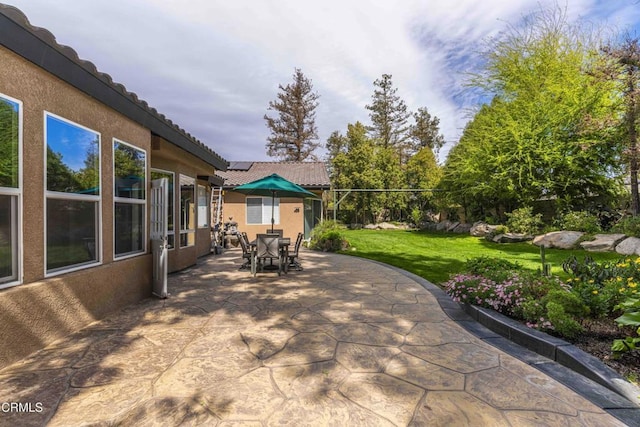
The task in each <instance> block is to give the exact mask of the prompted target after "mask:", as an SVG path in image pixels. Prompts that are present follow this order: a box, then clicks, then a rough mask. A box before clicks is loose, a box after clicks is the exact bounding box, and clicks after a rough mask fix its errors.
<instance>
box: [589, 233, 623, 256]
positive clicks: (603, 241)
mask: <svg viewBox="0 0 640 427" xmlns="http://www.w3.org/2000/svg"><path fill="white" fill-rule="evenodd" d="M625 237H626V236H625V235H624V234H596V235H595V236H594V238H595V239H594V240H590V241H587V242H582V243H580V246H581V247H582V249H584V250H586V251H589V252H608V251H613V250H614V249H615V248H616V245H617V244H618V243H620V242H621V241H622V240H623V239H624V238H625Z"/></svg>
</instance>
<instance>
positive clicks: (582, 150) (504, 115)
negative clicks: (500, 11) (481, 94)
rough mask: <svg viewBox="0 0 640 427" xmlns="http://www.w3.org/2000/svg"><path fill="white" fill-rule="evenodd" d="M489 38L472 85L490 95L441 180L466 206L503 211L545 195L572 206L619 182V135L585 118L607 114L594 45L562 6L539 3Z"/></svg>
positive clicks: (609, 103) (608, 88)
mask: <svg viewBox="0 0 640 427" xmlns="http://www.w3.org/2000/svg"><path fill="white" fill-rule="evenodd" d="M524 24H525V25H524V26H521V27H511V28H510V30H509V31H508V32H507V33H505V34H504V35H503V36H502V37H501V38H498V39H497V40H494V41H493V43H492V44H491V45H490V46H489V49H488V50H487V52H488V53H487V54H486V59H487V62H486V68H485V70H484V73H482V74H481V75H478V76H476V77H475V79H474V80H473V84H474V85H475V86H477V87H480V88H482V89H484V90H485V91H486V94H487V95H488V96H492V97H493V101H492V102H491V103H490V104H487V105H485V106H484V107H482V108H481V109H479V111H478V113H477V114H476V115H475V116H474V118H473V119H472V120H471V122H470V123H469V124H468V126H467V127H466V129H465V130H464V133H463V135H462V137H461V139H460V142H459V144H458V146H457V147H455V148H454V149H453V150H452V151H451V154H450V156H449V158H448V160H447V163H446V167H445V174H444V177H443V180H442V185H443V187H444V188H446V189H447V190H449V192H450V194H451V196H452V197H454V199H455V200H456V201H457V202H458V203H461V204H463V205H467V206H468V205H474V206H475V207H478V206H479V208H480V210H482V209H483V208H487V209H488V208H490V207H495V206H500V207H502V208H503V209H505V210H507V211H508V210H510V209H512V208H515V207H518V206H523V205H529V204H531V203H532V202H533V201H535V200H539V199H542V198H546V199H551V200H556V202H557V203H558V205H559V206H558V207H559V208H561V209H562V208H573V207H577V206H578V205H580V204H584V203H585V202H586V199H587V198H589V197H591V196H594V195H599V196H604V195H607V194H611V193H612V192H614V191H615V190H616V189H618V188H619V187H618V186H617V183H619V180H618V179H617V178H618V172H619V171H618V166H619V156H620V151H619V149H618V146H617V144H616V141H615V140H613V139H611V138H610V135H609V134H608V133H607V132H604V131H602V129H598V128H594V127H593V126H590V123H591V122H594V121H598V122H607V120H606V117H614V116H615V114H616V111H615V102H614V96H613V94H614V93H615V91H614V88H613V85H612V84H611V82H607V81H604V80H602V79H598V78H597V77H595V76H594V74H593V73H591V72H589V71H590V70H592V69H594V68H595V67H596V66H597V65H598V64H599V61H600V60H601V57H600V56H599V55H598V54H597V52H598V45H597V44H596V43H595V42H594V40H593V39H592V38H591V37H590V36H589V35H588V34H586V33H584V32H582V31H581V30H580V28H576V27H573V26H570V25H569V24H568V23H567V20H566V17H565V15H564V13H563V12H562V11H559V10H552V11H547V10H543V11H541V12H539V13H537V14H534V15H532V16H530V17H528V18H527V21H526V22H525V23H524Z"/></svg>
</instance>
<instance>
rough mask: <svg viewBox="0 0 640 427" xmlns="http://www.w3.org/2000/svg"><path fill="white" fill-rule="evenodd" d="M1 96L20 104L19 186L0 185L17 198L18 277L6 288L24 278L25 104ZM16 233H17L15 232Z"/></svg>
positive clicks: (1, 191)
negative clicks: (23, 133)
mask: <svg viewBox="0 0 640 427" xmlns="http://www.w3.org/2000/svg"><path fill="white" fill-rule="evenodd" d="M0 97H2V98H4V99H6V100H9V101H11V102H15V103H16V104H18V188H7V187H0V194H2V195H6V196H15V197H16V199H17V207H16V208H17V211H16V212H15V214H16V220H15V222H16V224H15V226H16V229H13V228H12V229H11V234H12V236H13V237H15V238H16V258H17V259H16V261H15V264H14V268H15V269H16V272H15V273H16V278H15V279H14V280H11V281H8V282H4V283H0V289H5V288H10V287H12V286H16V285H20V284H22V281H23V278H24V270H23V268H24V264H23V261H22V260H23V254H24V242H23V240H22V239H23V236H22V221H23V220H22V218H23V215H22V212H23V205H22V189H23V188H24V183H23V176H24V173H23V169H24V167H23V165H24V162H23V159H24V157H23V151H22V150H23V139H22V128H23V123H24V122H23V120H22V114H23V113H22V111H23V106H22V101H20V100H19V99H15V98H12V97H10V96H8V95H5V94H3V93H1V92H0ZM14 233H15V234H14Z"/></svg>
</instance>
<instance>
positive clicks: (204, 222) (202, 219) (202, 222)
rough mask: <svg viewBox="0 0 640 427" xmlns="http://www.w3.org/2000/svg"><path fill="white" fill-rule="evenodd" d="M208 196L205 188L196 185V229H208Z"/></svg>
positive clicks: (209, 208) (209, 207)
mask: <svg viewBox="0 0 640 427" xmlns="http://www.w3.org/2000/svg"><path fill="white" fill-rule="evenodd" d="M209 194H210V193H209V191H207V187H205V186H204V185H198V228H207V227H209V216H210V215H211V205H210V201H209V198H210V196H209Z"/></svg>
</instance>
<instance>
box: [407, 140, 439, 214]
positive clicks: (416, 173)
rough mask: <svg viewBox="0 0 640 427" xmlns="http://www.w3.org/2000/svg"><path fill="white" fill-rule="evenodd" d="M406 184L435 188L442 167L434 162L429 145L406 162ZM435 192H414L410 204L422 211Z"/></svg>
mask: <svg viewBox="0 0 640 427" xmlns="http://www.w3.org/2000/svg"><path fill="white" fill-rule="evenodd" d="M406 173H407V185H408V186H409V188H413V189H421V190H431V189H435V188H436V187H437V186H438V184H439V182H440V178H441V176H442V168H441V167H440V166H438V163H437V162H436V156H435V155H434V153H433V151H432V150H431V148H430V147H423V148H422V149H420V151H418V152H417V153H416V154H415V155H413V156H412V157H411V158H410V159H409V161H408V162H407V168H406ZM434 199H435V193H433V192H420V193H416V195H415V197H414V198H413V200H412V203H411V204H412V205H414V207H417V208H418V209H419V210H420V211H421V212H424V211H425V210H426V209H427V208H428V207H429V205H430V204H431V203H432V202H433V201H434Z"/></svg>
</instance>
